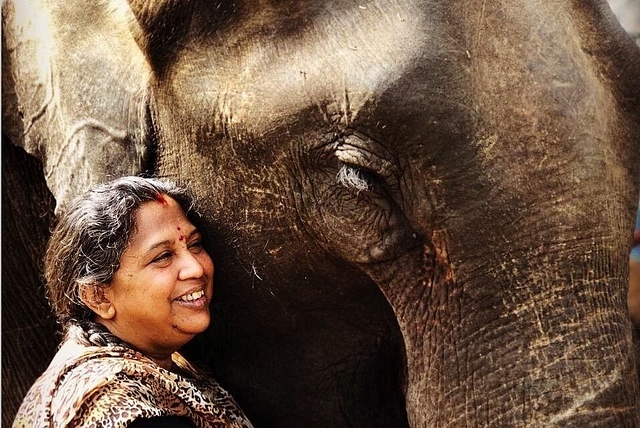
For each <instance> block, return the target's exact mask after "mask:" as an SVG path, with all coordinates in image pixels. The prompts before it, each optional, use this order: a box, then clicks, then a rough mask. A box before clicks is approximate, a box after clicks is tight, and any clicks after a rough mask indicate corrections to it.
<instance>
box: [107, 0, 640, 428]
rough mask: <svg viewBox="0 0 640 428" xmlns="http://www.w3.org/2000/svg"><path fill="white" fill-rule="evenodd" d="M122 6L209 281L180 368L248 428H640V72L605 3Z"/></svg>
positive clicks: (157, 136)
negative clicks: (201, 229) (638, 357)
mask: <svg viewBox="0 0 640 428" xmlns="http://www.w3.org/2000/svg"><path fill="white" fill-rule="evenodd" d="M129 3H130V9H127V8H125V7H120V8H118V9H110V15H108V16H109V17H111V19H114V20H115V21H117V22H118V23H120V24H122V25H126V26H127V28H128V31H129V33H128V34H129V39H127V43H126V49H125V52H127V55H129V56H130V57H132V58H137V59H136V63H137V64H144V66H140V67H142V68H143V69H144V70H146V71H145V73H137V72H133V73H128V72H127V71H126V70H124V69H117V70H116V71H114V72H113V73H114V75H115V76H116V77H117V76H130V75H131V76H132V75H135V76H138V78H139V80H135V79H134V80H135V85H134V87H135V88H138V89H136V91H134V93H138V92H139V91H143V93H144V100H145V101H146V102H147V103H148V113H149V115H148V117H147V118H142V119H138V121H137V122H135V123H136V124H137V126H138V128H136V129H137V130H136V131H135V132H137V134H135V135H147V134H146V133H145V132H143V131H144V130H146V128H145V126H146V125H145V124H146V123H147V121H148V123H149V124H150V128H149V130H148V131H149V136H148V139H147V140H146V141H147V144H150V145H152V146H153V152H154V153H155V156H154V157H153V159H152V160H153V164H152V165H151V166H149V168H150V169H152V170H153V171H154V172H155V173H156V174H158V175H161V176H166V177H170V178H173V179H175V180H177V181H179V182H182V183H183V184H188V185H189V186H190V187H191V188H192V189H193V191H194V193H195V194H196V196H197V197H198V199H199V206H200V208H201V210H202V211H203V212H204V213H205V217H206V219H207V221H206V226H205V235H206V236H207V237H209V238H210V242H209V246H210V248H211V250H212V254H213V258H214V260H215V261H216V272H217V278H216V286H215V287H216V292H215V298H214V304H213V314H214V322H213V325H212V327H211V329H210V331H208V332H207V334H205V335H204V336H203V337H202V338H201V340H200V341H198V342H197V343H194V344H193V345H192V346H191V347H190V349H189V352H190V353H191V355H192V356H193V357H195V358H198V359H200V360H202V361H203V362H204V363H206V364H207V365H209V367H211V369H212V370H213V372H214V373H215V376H216V377H217V378H218V379H219V380H220V381H221V383H222V384H223V385H225V386H226V387H227V388H228V389H230V390H231V392H232V393H233V394H234V396H235V397H236V398H237V399H238V401H239V402H240V403H241V405H242V406H243V408H244V409H245V410H246V412H247V413H248V415H249V417H250V418H251V419H252V420H253V421H254V423H255V424H256V426H275V427H287V426H291V427H299V426H305V427H316V426H317V427H320V426H332V427H346V426H368V427H370V426H380V427H388V426H394V427H401V426H407V425H409V426H412V427H427V426H429V427H431V426H448V427H457V426H467V425H486V426H496V427H497V426H500V427H502V426H519V425H528V424H531V425H540V426H577V425H578V424H581V423H589V424H592V425H595V426H634V424H635V425H638V424H640V421H639V420H638V414H639V392H638V381H637V379H636V376H635V368H634V363H635V361H634V357H633V353H632V346H633V344H632V336H631V324H630V322H629V319H628V314H627V312H626V305H625V293H626V281H627V279H626V278H627V272H628V253H629V248H630V245H631V233H632V232H631V231H632V229H633V220H634V210H635V207H636V204H637V199H636V198H637V195H638V183H637V177H638V174H639V171H638V165H640V159H639V154H640V150H639V149H640V102H639V100H640V52H639V51H638V49H637V46H636V45H635V44H634V43H633V41H632V40H631V39H630V38H629V37H628V36H627V35H626V34H625V33H624V32H623V30H622V29H621V28H620V26H619V24H618V23H617V21H615V18H614V17H613V15H612V14H611V11H610V10H609V9H608V7H607V6H606V3H604V2H600V1H595V0H594V1H583V2H560V1H554V2H543V1H537V0H536V1H524V0H517V1H513V0H510V1H507V0H495V1H492V2H486V1H479V0H464V1H460V2H444V1H412V0H404V1H386V0H379V1H373V0H371V1H363V2H351V1H347V0H328V1H312V0H299V1H286V2H270V1H251V0H245V1H235V2H233V1H227V0H220V1H217V2H213V3H212V2H207V1H204V0H191V1H187V2H173V1H151V2H140V1H135V0H131V1H130V2H129ZM121 6H122V5H121ZM117 28H124V27H120V26H118V27H117ZM104 31H107V30H104ZM131 41H135V43H136V47H135V49H134V48H133V47H132V46H131V45H130V42H131ZM143 57H144V59H145V60H141V59H140V58H143ZM115 61H116V62H118V64H119V66H120V67H122V63H121V62H119V61H121V59H116V60H115ZM145 61H146V62H145ZM135 73H137V74H135ZM116 80H118V79H116ZM140 88H147V89H145V90H142V89H140ZM131 97H132V95H126V96H124V98H125V99H131ZM127 123H131V122H127ZM141 129H142V130H143V131H141ZM132 132H133V131H132Z"/></svg>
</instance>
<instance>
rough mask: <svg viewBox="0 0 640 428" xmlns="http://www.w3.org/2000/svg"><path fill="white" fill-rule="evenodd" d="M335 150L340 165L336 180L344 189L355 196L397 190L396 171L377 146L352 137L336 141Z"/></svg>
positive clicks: (382, 150) (365, 139)
mask: <svg viewBox="0 0 640 428" xmlns="http://www.w3.org/2000/svg"><path fill="white" fill-rule="evenodd" d="M334 150H335V152H334V153H335V157H336V158H337V160H338V162H339V164H340V167H339V169H338V172H337V174H336V179H337V181H338V183H340V184H341V185H343V186H344V187H346V188H348V189H351V190H354V191H355V192H356V193H360V192H376V193H380V194H382V193H385V192H386V191H389V190H391V191H394V190H396V187H397V186H396V185H395V184H396V182H397V177H398V174H397V170H396V168H395V167H394V166H393V164H392V163H391V162H389V161H388V160H386V159H385V157H387V156H383V154H387V155H388V153H386V151H385V150H384V149H382V148H381V147H379V145H378V144H377V143H375V142H373V141H371V140H369V139H367V138H366V137H361V136H358V135H354V134H352V135H348V136H346V137H344V138H343V139H342V140H341V141H339V142H338V143H337V144H336V146H335V149H334Z"/></svg>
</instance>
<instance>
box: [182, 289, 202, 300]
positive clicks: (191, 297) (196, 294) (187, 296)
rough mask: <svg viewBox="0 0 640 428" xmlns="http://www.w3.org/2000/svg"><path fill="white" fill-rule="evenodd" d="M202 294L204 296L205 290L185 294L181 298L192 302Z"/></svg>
mask: <svg viewBox="0 0 640 428" xmlns="http://www.w3.org/2000/svg"><path fill="white" fill-rule="evenodd" d="M202 296H204V290H200V291H194V292H193V293H191V294H185V295H184V296H182V297H180V300H182V301H184V302H190V301H192V300H198V299H199V298H201V297H202Z"/></svg>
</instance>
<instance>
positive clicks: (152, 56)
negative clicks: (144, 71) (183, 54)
mask: <svg viewBox="0 0 640 428" xmlns="http://www.w3.org/2000/svg"><path fill="white" fill-rule="evenodd" d="M129 6H130V7H131V11H132V12H133V15H134V16H135V18H136V23H137V25H135V26H133V27H132V32H133V34H134V38H135V40H136V42H138V45H139V46H140V49H141V50H142V51H143V52H144V53H145V55H146V56H147V58H148V60H149V62H150V63H151V64H152V67H153V70H154V72H155V73H156V74H162V72H163V71H164V70H165V68H166V67H167V65H168V64H170V62H171V60H172V59H173V55H174V54H175V47H176V43H177V42H178V41H179V40H180V39H181V38H182V37H184V36H185V34H186V33H187V32H188V30H189V26H190V23H191V18H192V16H193V10H194V0H129Z"/></svg>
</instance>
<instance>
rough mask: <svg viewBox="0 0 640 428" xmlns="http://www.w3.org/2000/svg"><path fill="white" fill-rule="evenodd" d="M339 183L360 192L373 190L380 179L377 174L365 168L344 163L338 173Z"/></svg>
mask: <svg viewBox="0 0 640 428" xmlns="http://www.w3.org/2000/svg"><path fill="white" fill-rule="evenodd" d="M336 179H337V180H338V183H340V184H342V185H343V186H345V187H347V188H349V189H354V190H356V191H357V192H358V193H360V192H367V191H371V190H372V189H373V188H374V187H375V185H376V182H377V181H378V178H377V177H376V175H375V174H374V173H373V172H371V171H368V170H366V169H364V168H360V167H357V166H354V165H348V164H343V165H342V166H341V167H340V170H339V171H338V173H337V175H336Z"/></svg>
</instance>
